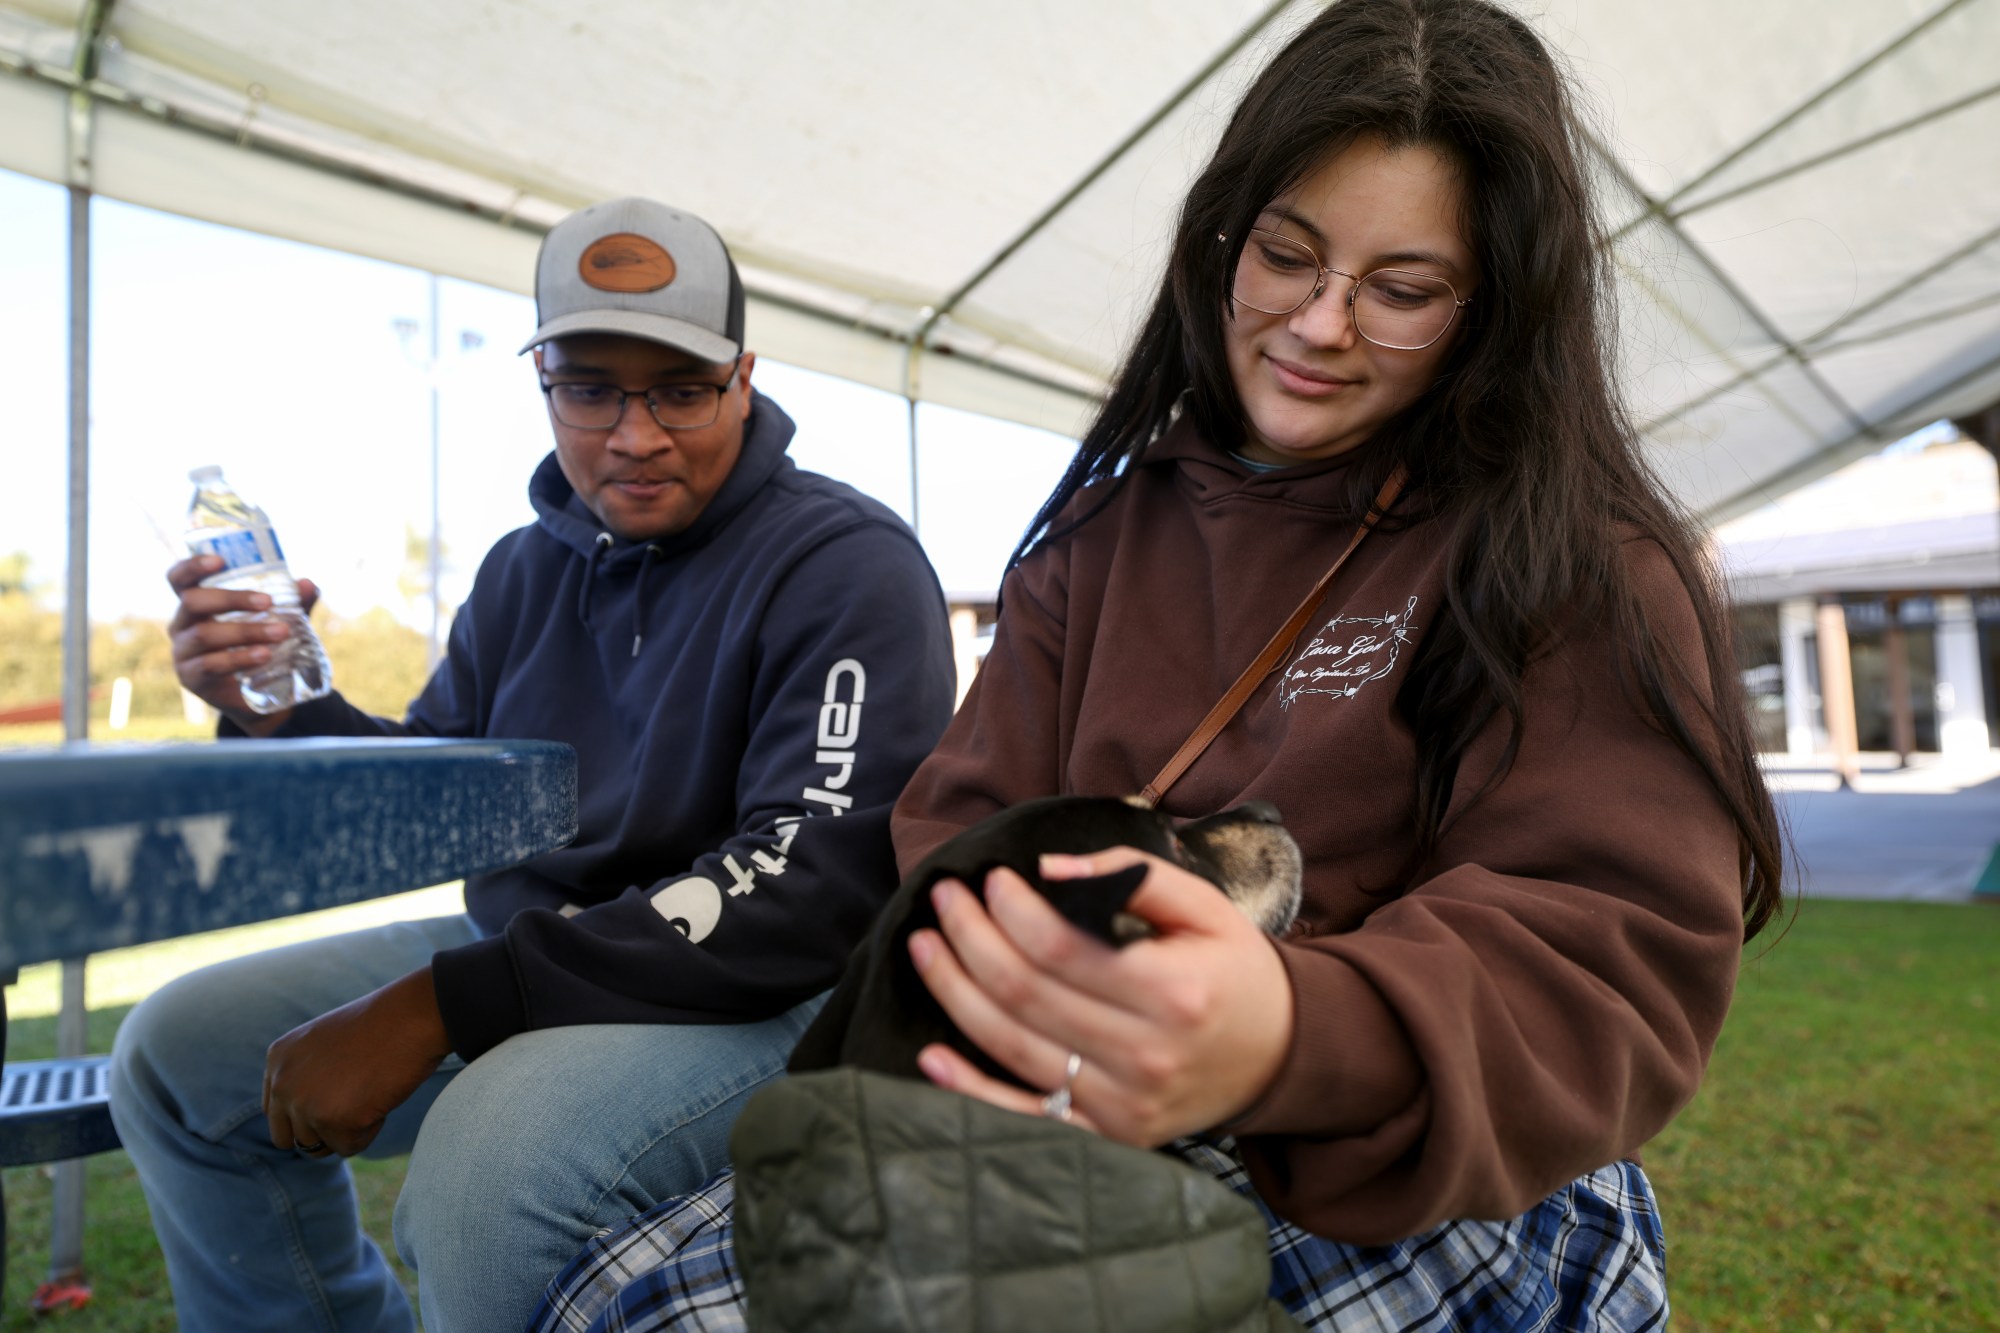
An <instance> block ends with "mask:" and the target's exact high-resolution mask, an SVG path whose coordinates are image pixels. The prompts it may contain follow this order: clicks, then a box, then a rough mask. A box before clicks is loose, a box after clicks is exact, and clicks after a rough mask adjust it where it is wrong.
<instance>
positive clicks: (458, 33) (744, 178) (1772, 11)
mask: <svg viewBox="0 0 2000 1333" xmlns="http://www.w3.org/2000/svg"><path fill="white" fill-rule="evenodd" d="M1318 3H1319V0H1297V2H1295V3H1285V2H1284V0H1279V3H1275V4H1274V3H1272V2H1271V0H1198V2H1197V0H1144V2H1143V3H1140V2H1139V0H1091V2H1090V3H1082V4H1079V3H1076V2H1075V0H1011V2H1010V3H1008V4H1005V5H988V4H973V3H958V2H954V0H944V2H943V3H940V2H939V0H870V3H865V4H862V3H846V4H836V3H822V4H810V5H807V4H788V3H780V2H777V0H733V3H728V4H723V3H719V2H717V0H707V2H703V3H688V2H683V3H648V2H645V0H580V2H579V3H573V4H566V5H552V4H547V3H543V2H541V0H433V2H432V3H428V4H423V5H409V4H404V3H395V2H394V0H343V3H341V4H337V5H308V4H304V3H301V2H300V0H277V2H276V3H273V0H115V2H108V0H92V2H90V3H84V2H83V0H0V72H6V73H11V74H12V75H13V76H14V77H0V127H4V130H0V166H5V167H9V168H12V169H15V170H19V171H24V172H27V173H29V174H32V175H36V176H41V177H44V178H46V179H49V180H54V181H60V182H67V183H71V184H75V185H83V186H88V187H89V188H91V189H93V190H95V191H97V192H101V193H104V194H106V195H110V196H113V197H116V198H120V199H124V200H128V201H131V202H135V203H140V204H145V205H148V206H151V207H155V208H161V209H166V210H169V211H173V212H179V213H185V214H189V215H191V216H195V217H201V218H206V219H210V220H214V221H218V222H224V223H228V224H231V225H235V226H241V227H247V228H250V229H252V230H257V231H264V232H270V233H274V234H278V235H282V236H287V237H291V238H295V239H299V240H304V241H309V242H314V243H317V244H322V245H328V246H332V247H335V248H339V249H345V250H351V251H355V252H358V253H362V254H367V255H372V256H376V257H380V258H385V259H390V260H395V261H399V262H403V263H407V264H411V265H415V266H418V267H422V268H427V269H431V270H434V271H438V272H442V273H446V274H451V275H455V276H459V277H465V278H470V279H475V280H478V281H482V282H487V283H491V284H495V285H498V286H501V287H506V288H511V289H514V290H525V288H526V287H527V285H528V282H529V278H530V275H531V272H532V261H533V252H534V247H535V244H536V241H537V239H538V237H539V235H540V233H541V231H542V230H543V229H545V228H546V227H547V226H548V225H550V224H551V223H552V222H554V221H555V220H556V219H557V218H559V217H561V216H562V215H563V214H564V213H565V212H566V211H568V210H569V209H571V208H573V207H576V206H578V205H580V204H583V203H585V202H588V201H591V200H595V199H599V198H604V197H609V196H612V195H616V194H624V193H642V194H650V195H654V196H657V197H661V198H666V199H670V200H673V201H675V202H677V203H680V204H682V205H685V206H687V207H689V208H691V209H693V210H695V211H696V212H698V213H700V214H701V215H703V216H704V217H707V218H709V219H710V220H711V221H713V222H714V223H715V224H716V225H717V226H718V227H719V228H720V229H721V231H722V232H723V234H724V236H725V237H726V238H727V239H728V241H729V242H730V244H731V246H732V247H734V248H735V250H736V251H737V253H738V254H739V256H740V257H741V261H742V264H743V267H744V270H745V278H746V282H747V284H748V286H749V288H750V290H751V292H752V299H753V307H752V313H751V317H750V318H751V329H752V332H753V335H754V339H755V342H756V343H757V345H758V346H759V348H760V349H761V350H763V351H764V352H766V353H767V354H768V355H771V356H775V357H777V358H779V359H781V360H787V361H792V362H795V363H797V364H800V365H804V366H808V367H812V368H814V369H819V370H823V371H828V372H830V373H833V374H837V375H842V376H845V377H848V378H850V379H854V380H858V381H860V382H863V383H866V384H871V385H875V386H878V387H881V388H885V389H890V390H893V391H895V392H898V393H904V394H907V395H909V396H910V397H911V398H912V399H913V400H914V399H916V398H923V399H926V400H929V401H935V402H939V403H945V404H949V405H953V406H958V407H965V408H970V409H973V410H977V411H981V412H987V413H991V414H994V415H997V416H1001V417H1006V418H1010V419H1014V420H1019V421H1025V422H1030V423H1033V424H1036V425H1041V426H1046V427H1050V428H1052V429H1056V430H1059V431H1066V432H1073V431H1074V430H1076V429H1077V427H1078V424H1079V423H1080V421H1081V420H1082V419H1083V418H1084V416H1085V414H1086V413H1087V412H1088V410H1089V406H1090V402H1091V398H1092V395H1093V393H1094V392H1095V391H1096V390H1097V389H1098V387H1099V386H1100V385H1101V384H1102V382H1103V380H1104V377H1105V376H1106V375H1107V373H1108V372H1109V371H1110V369H1111V368H1112V366H1113V364H1114V362H1115V360H1116V357H1117V354H1118V350H1119V347H1120V344H1121V342H1122V340H1123V338H1124V337H1125V335H1126V333H1127V331H1128V329H1129V328H1130V327H1131V325H1132V323H1133V322H1134V320H1135V318H1136V315H1137V313H1138V307H1139V304H1140V303H1141V302H1142V301H1143V300H1144V298H1145V295H1146V294H1147V292H1148V290H1149V288H1150V285H1151V283H1152V281H1153V279H1154V277H1155V272H1156V268H1157V264H1158V261H1159V257H1160V254H1161V251H1162V243H1163V239H1164V237H1165V235H1166V232H1167V228H1168V227H1169V225H1170V221H1171V217H1170V215H1171V211H1172V207H1173V204H1174V201H1175V199H1176V197H1177V195H1178V192H1179V190H1180V188H1181V187H1182V185H1183V184H1184V182H1185V181H1186V179H1187V178H1188V176H1189V175H1190V173H1191V171H1192V170H1193V169H1194V166H1195V165H1196V164H1197V163H1198V162H1199V160H1200V159H1201V157H1202V155H1203V154H1204V153H1205V151H1206V150H1207V148H1208V146H1209V145H1210V144H1211V143H1212V141H1213V138H1214V136H1215V134H1216V133H1217V132H1218V130H1219V128H1220V124H1221V120H1222V117H1223V116H1224V115H1225V114H1226V112H1227V109H1228V107H1229V106H1230V104H1231V101H1232V100H1233V97H1234V95H1235V94H1236V92H1237V91H1238V90H1239V89H1240V88H1241V87H1242V85H1243V83H1244V81H1245V80H1246V79H1247V78H1248V77H1249V75H1250V73H1251V72H1252V71H1253V70H1254V69H1255V68H1256V66H1257V65H1258V64H1259V63H1261V61H1262V60H1263V59H1265V58H1266V57H1267V56H1268V54H1269V52H1270V51H1271V49H1272V48H1273V46H1274V45H1275V44H1276V43H1278V42H1280V41H1282V40H1283V38H1284V37H1285V36H1286V35H1287V34H1289V33H1290V32H1291V31H1292V30H1293V29H1294V28H1295V27H1296V26H1297V25H1298V24H1299V23H1301V22H1303V21H1304V19H1305V18H1306V16H1307V15H1308V14H1309V13H1311V12H1312V11H1314V10H1315V9H1316V8H1317V7H1318ZM1525 9H1526V12H1527V13H1528V15H1529V17H1530V18H1531V19H1532V20H1533V21H1534V22H1535V23H1536V25H1537V26H1538V28H1539V29H1540V30H1541V31H1542V32H1543V33H1544V34H1545V35H1546V36H1547V37H1548V38H1549V39H1550V40H1551V42H1552V43H1553V44H1554V45H1555V46H1556V47H1557V48H1558V49H1560V50H1561V51H1562V52H1563V53H1564V54H1565V55H1566V57H1567V59H1568V60H1569V61H1570V63H1571V65H1572V67H1573V69H1574V71H1575V72H1576V74H1577V76H1578V77H1579V79H1580V81H1581V83H1582V84H1583V86H1584V87H1585V89H1586V90H1587V92H1588V93H1589V95H1590V96H1591V98H1592V99H1593V101H1594V103H1595V105H1594V108H1593V109H1594V111H1595V113H1596V118H1597V121H1598V123H1599V124H1600V125H1601V126H1602V127H1603V140H1602V142H1601V143H1600V144H1599V145H1598V147H1599V158H1600V162H1601V165H1602V168H1603V181H1604V186H1605V190H1606V198H1607V205H1608V207H1607V212H1608V214H1609V216H1610V219H1611V221H1612V223H1613V225H1614V232H1613V240H1612V242H1611V243H1612V245H1613V247H1614V250H1615V253H1616V256H1617V259H1618V263H1619V267H1620V270H1621V272H1622V274H1623V276H1624V279H1625V291H1624V293H1623V296H1624V302H1623V309H1624V320H1625V343H1626V347H1625V352H1626V373H1627V382H1628V384H1629V386H1630V389H1631V391H1632V396H1633V401H1634V403H1635V405H1636V406H1637V407H1638V409H1639V413H1640V417H1641V419H1642V420H1643V421H1644V422H1645V423H1646V430H1647V435H1648V438H1649V440H1650V442H1651V444H1652V446H1653V449H1654V453H1655V456H1656V458H1657V460H1658V462H1659V464H1660V466H1661V468H1662V470H1663V472H1664V473H1665V475H1666V476H1667V477H1668V478H1669V479H1670V481H1671V482H1672V484H1673V485H1674V486H1675V487H1676V488H1677V489H1678V491H1679V492H1680V494H1681V495H1682V497H1683V498H1684V499H1685V500H1687V501H1688V502H1690V503H1692V504H1693V505H1694V506H1695V507H1696V508H1698V509H1700V510H1702V511H1703V512H1705V513H1707V514H1709V515H1710V516H1711V517H1714V518H1717V519H1720V518H1724V517H1728V516H1730V515H1733V514H1735V513H1738V512H1741V511H1742V510H1744V509H1746V508H1750V507H1754V506H1755V505H1756V504H1758V503H1760V502H1761V501H1762V500H1763V499H1765V498H1767V497H1769V496H1770V495H1772V494H1774V493H1776V492H1779V491H1782V490H1784V489H1787V488H1789V487H1792V486H1795V485H1798V484H1800V483H1801V482H1803V481H1806V480H1809V479H1811V478H1812V477H1814V476H1817V475H1819V474H1821V473H1824V472H1826V471H1828V470H1830V469H1832V468H1834V467H1836V466H1838V465H1839V464H1841V463H1842V462H1845V461H1847V460H1848V459H1849V458H1852V457H1854V456H1856V455H1858V454H1859V453H1862V452H1866V451H1868V450H1870V449H1872V448H1874V447H1877V446H1878V445H1879V444H1880V443H1883V442H1885V441H1887V440H1889V439H1892V438H1894V437H1896V436H1897V435H1899V434H1901V433H1903V432H1905V431H1906V430H1908V429H1910V428H1912V427H1914V426H1916V425H1920V424H1922V423H1924V422H1926V421H1929V420H1933V419H1936V418H1938V417H1940V416H1947V415H1964V414H1966V413H1968V412H1970V411H1971V410H1973V409H1975V408H1978V407H1980V406H1983V405H1984V404H1986V403H1988V402H1990V401H1992V400H1993V399H1994V398H1996V397H2000V169H1997V168H2000V152H1996V149H1995V147H1994V145H1996V144H2000V82H1996V81H1995V80H1996V69H1995V65H1994V62H1993V58H1992V57H1993V53H1994V52H1995V51H2000V0H1760V3H1758V4H1755V5H1744V4H1741V3H1738V2H1736V0H1686V2H1685V3H1682V4H1680V5H1676V6H1672V7H1660V6H1642V5H1632V4H1627V3H1619V2H1618V0H1532V3H1529V4H1527V5H1526V6H1525ZM79 90H80V91H81V92H82V93H83V94H84V96H83V97H82V98H80V99H79V98H74V97H73V96H72V94H73V92H76V91H79Z"/></svg>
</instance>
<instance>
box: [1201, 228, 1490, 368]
mask: <svg viewBox="0 0 2000 1333" xmlns="http://www.w3.org/2000/svg"><path fill="white" fill-rule="evenodd" d="M1329 273H1331V274H1333V275H1334V276H1336V277H1341V278H1346V279H1347V280H1348V281H1349V282H1351V283H1353V284H1354V285H1353V286H1352V287H1349V288H1348V289H1347V310H1348V315H1349V317H1350V318H1352V319H1353V320H1354V331H1355V332H1356V333H1358V334H1360V335H1361V336H1362V337H1364V338H1366V339H1367V340H1368V341H1369V342H1372V343H1374V344H1375V345H1376V346H1377V347H1388V348H1392V349H1394V350H1396V351H1399V352H1416V351H1421V350H1422V349H1424V348H1426V347H1429V346H1430V345H1431V344H1432V343H1434V342H1436V341H1437V340H1438V339H1440V338H1442V337H1444V335H1445V330H1447V329H1449V328H1450V327H1451V322H1452V320H1453V319H1455V318H1457V316H1458V312H1459V309H1460V307H1462V306H1467V305H1470V304H1472V298H1471V297H1469V296H1468V297H1466V298H1465V299H1464V300H1463V301H1461V300H1459V299H1458V293H1457V292H1456V291H1454V290H1453V289H1452V285H1451V284H1450V283H1448V282H1446V281H1445V280H1444V279H1443V278H1433V277H1431V276H1430V275H1429V274H1425V273H1412V272H1410V271H1409V270H1408V269H1400V268H1378V269H1376V270H1375V271H1374V272H1373V273H1368V274H1364V275H1363V276H1361V277H1359V278H1357V277H1355V276H1354V275H1353V274H1352V273H1343V272H1341V271H1340V270H1339V269H1337V268H1327V267H1326V266H1325V265H1323V264H1321V263H1320V262H1319V255H1318V253H1317V252H1315V251H1314V250H1313V248H1312V247H1311V246H1309V245H1307V244H1305V242H1303V241H1295V240H1293V239H1292V238H1291V237H1289V236H1280V235H1279V234H1278V233H1277V232H1275V231H1265V230H1264V229H1263V228H1262V227H1252V228H1251V229H1250V238H1249V240H1247V241H1245V242H1244V244H1243V254H1242V256H1241V257H1240V258H1239V259H1238V260H1237V261H1236V285H1235V288H1234V290H1233V295H1234V296H1235V297H1236V302H1237V304H1238V305H1244V306H1248V307H1249V308H1250V309H1252V310H1257V311H1261V312H1263V313H1264V314H1267V315H1289V314H1291V313H1292V312H1293V311H1294V310H1297V309H1298V308H1299V307H1301V306H1303V305H1305V304H1306V302H1308V301H1311V300H1313V299H1314V298H1316V297H1317V296H1318V295H1319V294H1320V293H1321V292H1322V291H1325V290H1326V275H1327V274H1329Z"/></svg>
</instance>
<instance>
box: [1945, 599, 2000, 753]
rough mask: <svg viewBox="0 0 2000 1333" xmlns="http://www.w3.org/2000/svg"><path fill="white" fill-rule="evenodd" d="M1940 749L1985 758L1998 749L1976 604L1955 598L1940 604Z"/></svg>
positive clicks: (1970, 600)
mask: <svg viewBox="0 0 2000 1333" xmlns="http://www.w3.org/2000/svg"><path fill="white" fill-rule="evenodd" d="M1937 609H1938V623H1937V710H1938V748H1939V749H1940V750H1942V751H1944V753H1945V754H1947V755H1972V756H1976V757H1981V758H1983V757H1984V756H1985V754H1986V751H1987V749H1988V748H1989V747H1991V745H1992V744H1993V738H1992V729H1991V726H1990V722H1991V719H1989V718H1988V717H1987V716H1986V691H1985V690H1983V689H1982V688H1980V673H1979V626H1978V624H1977V622H1975V621H1974V620H1973V618H1972V599H1971V598H1970V597H1967V596H1965V595H1964V594H1962V593H1951V594H1948V595H1946V596H1943V597H1940V598H1938V600H1937Z"/></svg>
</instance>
